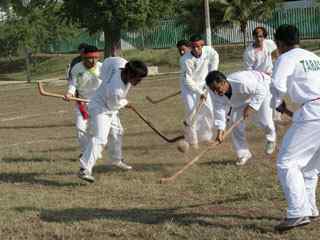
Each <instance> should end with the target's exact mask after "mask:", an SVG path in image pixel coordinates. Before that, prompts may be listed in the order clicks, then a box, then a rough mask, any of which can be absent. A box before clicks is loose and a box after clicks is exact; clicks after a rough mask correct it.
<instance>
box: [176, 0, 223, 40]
mask: <svg viewBox="0 0 320 240" xmlns="http://www.w3.org/2000/svg"><path fill="white" fill-rule="evenodd" d="M223 7H224V5H223V4H222V3H216V2H213V1H211V2H210V21H211V27H212V29H213V30H214V29H215V28H217V27H219V26H221V25H222V24H224V22H223V21H222V19H223V15H224V8H223ZM177 12H178V14H177V15H178V16H177V18H178V24H181V25H186V26H187V28H186V33H189V34H194V33H204V31H205V18H204V4H203V1H202V0H201V1H199V0H185V1H182V2H181V3H180V5H179V8H177Z"/></svg>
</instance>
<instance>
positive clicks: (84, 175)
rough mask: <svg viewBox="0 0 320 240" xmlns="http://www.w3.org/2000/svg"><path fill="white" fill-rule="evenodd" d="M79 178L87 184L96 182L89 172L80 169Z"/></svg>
mask: <svg viewBox="0 0 320 240" xmlns="http://www.w3.org/2000/svg"><path fill="white" fill-rule="evenodd" d="M78 176H79V178H81V179H82V180H85V181H87V182H90V183H93V182H94V177H93V176H92V175H91V174H90V173H89V171H87V170H85V169H83V168H80V171H79V174H78Z"/></svg>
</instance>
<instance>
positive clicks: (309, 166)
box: [271, 25, 320, 231]
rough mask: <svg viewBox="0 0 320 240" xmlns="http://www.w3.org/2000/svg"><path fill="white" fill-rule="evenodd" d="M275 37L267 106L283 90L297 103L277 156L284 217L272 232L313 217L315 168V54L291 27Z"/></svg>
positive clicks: (318, 130)
mask: <svg viewBox="0 0 320 240" xmlns="http://www.w3.org/2000/svg"><path fill="white" fill-rule="evenodd" d="M275 41H276V44H277V46H278V49H279V52H280V54H281V55H280V57H279V58H278V60H277V61H276V63H275V68H274V72H273V77H272V83H271V92H272V95H273V99H272V102H271V103H272V106H273V107H279V106H281V102H282V98H283V97H284V96H285V95H286V94H288V96H289V98H290V99H291V101H292V102H294V103H296V104H298V105H299V106H300V107H299V109H298V110H297V111H296V112H295V113H294V114H293V118H292V125H291V127H290V128H289V129H288V131H287V132H286V134H285V136H284V138H283V141H282V145H281V148H280V150H279V154H278V158H277V171H278V178H279V180H280V183H281V186H282V189H283V191H284V194H285V197H286V200H287V202H288V209H287V218H286V219H285V220H284V221H283V222H281V223H280V224H279V225H277V226H276V230H279V231H284V230H288V229H290V228H294V227H298V226H302V225H304V224H308V223H309V222H310V219H309V217H312V218H313V217H317V216H319V211H318V208H317V206H316V196H315V195H316V186H317V182H318V173H319V169H320V155H319V154H320V58H319V57H318V56H317V55H315V54H313V53H312V52H309V51H307V50H304V49H301V48H299V45H298V44H299V31H298V29H297V28H296V27H295V26H292V25H282V26H280V27H279V28H278V29H277V31H276V33H275Z"/></svg>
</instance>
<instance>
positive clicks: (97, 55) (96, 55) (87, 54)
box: [81, 52, 100, 58]
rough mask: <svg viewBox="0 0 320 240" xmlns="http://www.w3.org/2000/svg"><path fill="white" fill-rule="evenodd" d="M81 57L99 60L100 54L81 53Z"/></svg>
mask: <svg viewBox="0 0 320 240" xmlns="http://www.w3.org/2000/svg"><path fill="white" fill-rule="evenodd" d="M81 56H83V57H87V58H90V57H91V58H99V57H100V54H99V52H87V53H82V54H81Z"/></svg>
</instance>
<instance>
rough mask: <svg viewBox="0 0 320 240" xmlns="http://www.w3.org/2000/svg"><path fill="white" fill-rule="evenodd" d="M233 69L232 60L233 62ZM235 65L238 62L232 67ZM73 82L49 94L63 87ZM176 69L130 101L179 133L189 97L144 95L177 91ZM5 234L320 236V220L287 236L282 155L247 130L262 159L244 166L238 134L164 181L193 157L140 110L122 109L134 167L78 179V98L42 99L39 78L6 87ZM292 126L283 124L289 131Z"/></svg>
mask: <svg viewBox="0 0 320 240" xmlns="http://www.w3.org/2000/svg"><path fill="white" fill-rule="evenodd" d="M224 67H226V68H227V67H228V66H224ZM229 67H230V66H229ZM65 84H66V82H65V81H62V80H61V81H55V82H50V83H49V84H48V85H46V86H45V87H46V88H47V90H49V91H53V92H61V93H63V92H64V89H65ZM178 85H179V81H178V79H177V75H169V76H162V77H161V78H159V77H150V78H148V79H146V80H145V81H143V82H142V83H141V84H140V85H139V86H138V87H136V88H135V89H133V90H132V92H130V95H129V100H130V101H131V102H132V103H133V104H134V105H135V106H136V107H137V108H138V109H139V110H140V111H141V112H142V113H143V114H144V115H145V116H146V117H147V118H149V119H150V120H152V122H153V123H154V125H156V126H157V127H158V128H159V129H161V130H162V131H163V132H164V133H165V134H166V135H168V136H170V137H174V136H177V135H179V134H180V133H181V130H182V122H181V121H182V118H183V111H182V109H183V108H182V106H181V103H180V102H181V101H180V98H179V97H177V98H174V99H171V100H169V101H167V102H163V103H161V104H158V105H152V104H151V103H148V102H147V101H146V100H145V96H146V95H149V96H151V97H153V98H155V99H156V98H159V97H162V96H163V95H166V94H169V93H172V92H175V91H176V89H178ZM0 100H1V103H2V105H1V111H0V123H1V124H0V136H1V140H0V148H1V151H0V155H1V162H0V166H1V168H0V184H1V188H0V189H1V190H0V193H1V194H0V199H1V205H0V239H1V240H2V239H3V240H4V239H12V240H13V239H14V240H16V239H28V240H29V239H30V240H37V239H54V240H57V239H77V240H80V239H145V240H149V239H241V240H242V239H243V240H244V239H290V240H291V239H297V240H298V239H318V238H319V234H320V230H319V225H318V223H312V224H310V225H308V226H306V227H304V228H301V229H297V230H293V231H290V232H288V233H284V234H278V233H276V232H274V231H273V226H274V225H275V224H277V223H278V221H279V220H280V219H281V218H282V217H284V216H285V208H286V203H285V200H284V197H283V194H282V192H281V189H280V187H279V185H278V181H277V178H276V169H275V157H276V156H275V155H273V156H271V157H269V156H266V155H265V154H264V153H263V148H264V140H263V136H262V131H261V130H258V129H257V128H255V127H254V126H251V125H250V127H249V129H248V140H249V142H250V143H251V148H252V151H253V152H254V158H253V160H252V161H250V162H249V163H248V165H245V166H243V167H237V166H236V165H235V164H234V163H235V157H236V156H235V154H234V152H233V151H232V148H231V145H230V140H229V139H228V140H227V141H226V142H225V143H224V144H223V145H221V146H219V147H217V148H216V149H215V150H212V151H211V152H210V153H208V154H206V155H205V156H204V157H203V158H202V159H201V161H199V162H198V163H197V164H195V165H194V166H192V167H191V168H190V169H189V170H187V171H186V172H185V173H184V174H183V175H181V176H180V177H179V178H178V179H177V180H176V181H175V182H174V183H172V184H160V183H159V179H160V178H161V177H163V176H170V175H171V174H173V173H174V172H175V171H177V170H179V169H180V168H181V167H182V166H183V165H184V164H185V163H186V161H187V160H188V159H191V158H193V157H194V156H195V155H196V154H197V152H191V153H190V154H189V155H188V156H185V155H183V154H181V153H179V152H178V151H177V150H176V145H175V144H168V143H166V142H164V141H163V140H162V139H160V138H159V137H158V136H157V135H155V134H154V133H153V132H152V130H151V129H150V128H148V127H147V126H146V125H145V124H144V123H143V122H141V121H140V120H139V119H138V118H137V117H136V116H135V115H134V114H133V113H132V112H129V111H128V110H123V111H122V112H121V119H122V124H123V125H124V127H125V131H126V132H125V136H124V155H125V159H126V160H127V161H128V162H129V163H130V164H132V166H133V167H134V170H132V171H129V172H124V171H119V170H117V169H112V168H108V167H107V166H106V165H105V163H106V160H107V159H106V156H104V158H103V159H101V160H99V162H98V164H97V166H96V167H95V168H94V176H95V177H96V182H95V183H94V184H87V183H85V182H83V181H81V180H80V179H78V178H77V173H78V169H79V162H78V155H79V147H78V144H77V141H76V139H75V129H74V127H73V122H74V120H73V104H72V103H65V102H63V101H62V100H60V99H54V98H48V97H40V96H39V94H38V93H37V89H36V86H35V85H34V84H30V85H28V84H19V85H5V86H2V88H1V90H0ZM285 128H286V126H285V125H280V126H279V135H280V138H281V136H282V134H283V133H284V131H285Z"/></svg>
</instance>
